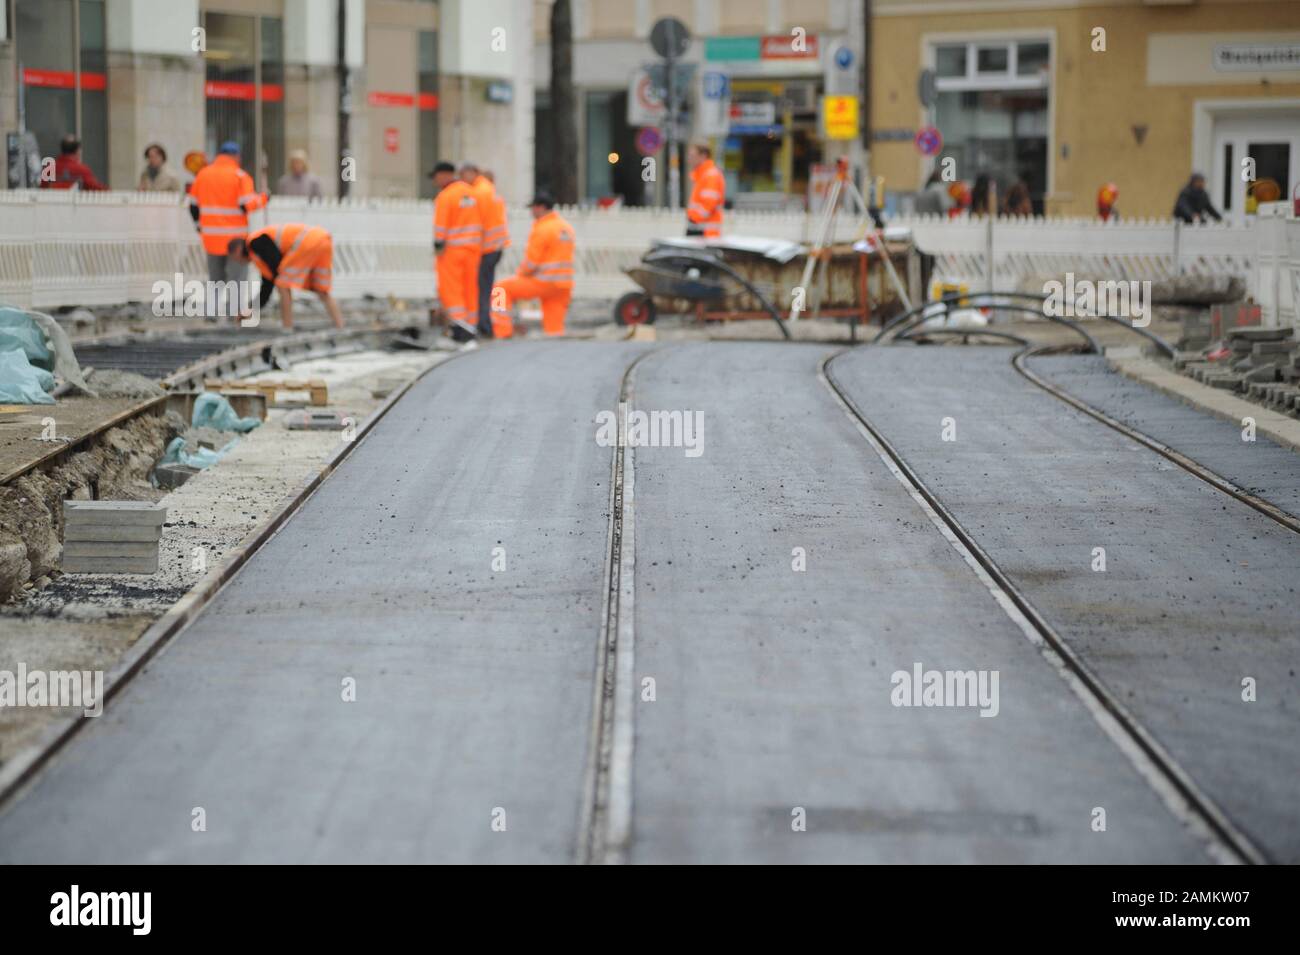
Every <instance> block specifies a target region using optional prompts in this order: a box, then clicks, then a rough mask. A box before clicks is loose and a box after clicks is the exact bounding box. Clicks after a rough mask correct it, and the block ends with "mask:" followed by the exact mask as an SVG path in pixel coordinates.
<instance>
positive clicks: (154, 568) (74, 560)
mask: <svg viewBox="0 0 1300 955" xmlns="http://www.w3.org/2000/svg"><path fill="white" fill-rule="evenodd" d="M62 569H63V572H64V573H65V574H156V573H158V557H157V555H156V554H155V555H154V556H153V557H66V556H65V557H64V558H63V567H62Z"/></svg>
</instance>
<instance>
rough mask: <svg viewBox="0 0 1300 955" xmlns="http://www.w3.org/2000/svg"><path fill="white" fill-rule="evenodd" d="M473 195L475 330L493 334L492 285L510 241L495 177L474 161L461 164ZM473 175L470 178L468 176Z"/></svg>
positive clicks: (502, 201) (503, 206)
mask: <svg viewBox="0 0 1300 955" xmlns="http://www.w3.org/2000/svg"><path fill="white" fill-rule="evenodd" d="M461 173H462V175H463V176H464V178H465V181H466V182H468V183H469V187H470V190H471V191H472V192H473V193H474V199H475V201H476V202H477V203H478V206H479V209H480V210H481V212H482V215H483V255H482V257H481V258H480V259H479V264H478V297H477V299H476V300H475V301H477V303H478V333H479V337H481V338H491V337H492V286H493V285H494V284H495V283H496V277H497V264H498V263H499V262H500V261H501V253H502V252H504V251H505V249H506V246H508V245H509V244H510V235H509V233H508V232H507V230H506V204H505V200H504V199H502V198H501V197H500V196H499V195H497V190H496V182H495V177H493V175H492V173H491V171H490V170H483V171H481V172H480V171H479V169H478V167H477V166H475V165H474V164H473V163H465V164H464V165H462V166H461ZM471 177H472V178H471Z"/></svg>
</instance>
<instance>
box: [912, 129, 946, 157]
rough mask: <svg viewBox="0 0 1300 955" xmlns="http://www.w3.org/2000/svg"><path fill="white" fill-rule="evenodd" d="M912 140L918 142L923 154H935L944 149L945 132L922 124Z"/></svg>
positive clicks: (917, 144)
mask: <svg viewBox="0 0 1300 955" xmlns="http://www.w3.org/2000/svg"><path fill="white" fill-rule="evenodd" d="M912 142H914V143H916V148H917V150H918V151H919V152H920V153H921V155H922V156H934V155H937V154H938V152H939V150H941V149H943V133H941V132H939V130H937V129H935V128H934V127H933V126H922V127H921V128H920V130H918V131H917V134H916V139H914V140H912Z"/></svg>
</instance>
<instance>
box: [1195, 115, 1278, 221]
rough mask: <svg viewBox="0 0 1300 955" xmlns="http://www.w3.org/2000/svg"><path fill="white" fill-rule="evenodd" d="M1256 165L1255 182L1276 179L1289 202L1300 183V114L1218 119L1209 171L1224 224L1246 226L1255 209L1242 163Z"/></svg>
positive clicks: (1213, 193)
mask: <svg viewBox="0 0 1300 955" xmlns="http://www.w3.org/2000/svg"><path fill="white" fill-rule="evenodd" d="M1246 159H1252V160H1254V167H1255V168H1254V173H1255V181H1256V182H1262V181H1263V180H1265V179H1272V180H1273V181H1274V182H1276V183H1277V184H1278V187H1279V189H1280V190H1281V197H1280V198H1281V199H1283V200H1284V201H1285V200H1290V198H1291V195H1292V191H1293V190H1294V189H1295V188H1296V185H1297V183H1300V110H1295V111H1278V112H1268V113H1243V114H1242V115H1239V116H1224V115H1222V114H1220V115H1218V116H1216V117H1215V118H1214V163H1213V168H1211V169H1209V170H1207V171H1206V174H1207V175H1208V176H1209V178H1210V181H1209V184H1208V186H1209V192H1210V196H1211V198H1212V199H1213V200H1214V205H1215V208H1217V209H1218V210H1219V211H1220V212H1221V213H1222V214H1223V217H1224V218H1225V219H1232V220H1235V221H1238V222H1240V221H1242V220H1243V219H1244V218H1245V216H1246V215H1247V213H1248V212H1251V211H1253V208H1254V207H1253V204H1251V203H1248V197H1247V194H1246V190H1247V188H1248V187H1249V186H1250V181H1249V180H1248V179H1247V178H1243V176H1244V173H1245V172H1246V171H1247V170H1248V166H1246V165H1245V164H1244V162H1243V160H1246Z"/></svg>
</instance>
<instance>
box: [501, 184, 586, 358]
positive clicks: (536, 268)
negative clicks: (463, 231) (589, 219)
mask: <svg viewBox="0 0 1300 955" xmlns="http://www.w3.org/2000/svg"><path fill="white" fill-rule="evenodd" d="M529 210H530V211H531V212H532V214H533V229H532V231H531V232H530V233H529V234H528V248H527V249H526V250H525V251H524V259H523V261H522V262H520V263H519V271H518V272H517V273H516V274H515V275H513V276H511V277H510V278H508V279H502V280H501V281H500V282H498V283H497V284H496V286H494V287H493V289H492V333H493V335H494V336H495V337H496V338H509V337H510V336H511V335H512V334H514V323H513V322H512V321H511V318H510V306H511V305H513V304H514V303H515V302H516V301H517V300H519V299H521V298H536V299H541V302H542V333H543V334H546V335H563V334H564V316H565V313H566V312H567V311H568V309H569V300H570V299H571V298H572V297H573V242H574V236H573V226H571V225H569V223H568V222H566V221H565V220H564V219H562V218H561V217H560V214H559V213H558V212H556V211H555V200H554V199H552V198H551V197H550V196H549V195H547V194H546V193H538V195H537V196H536V197H535V198H534V199H533V201H532V204H531V205H530V206H529Z"/></svg>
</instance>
